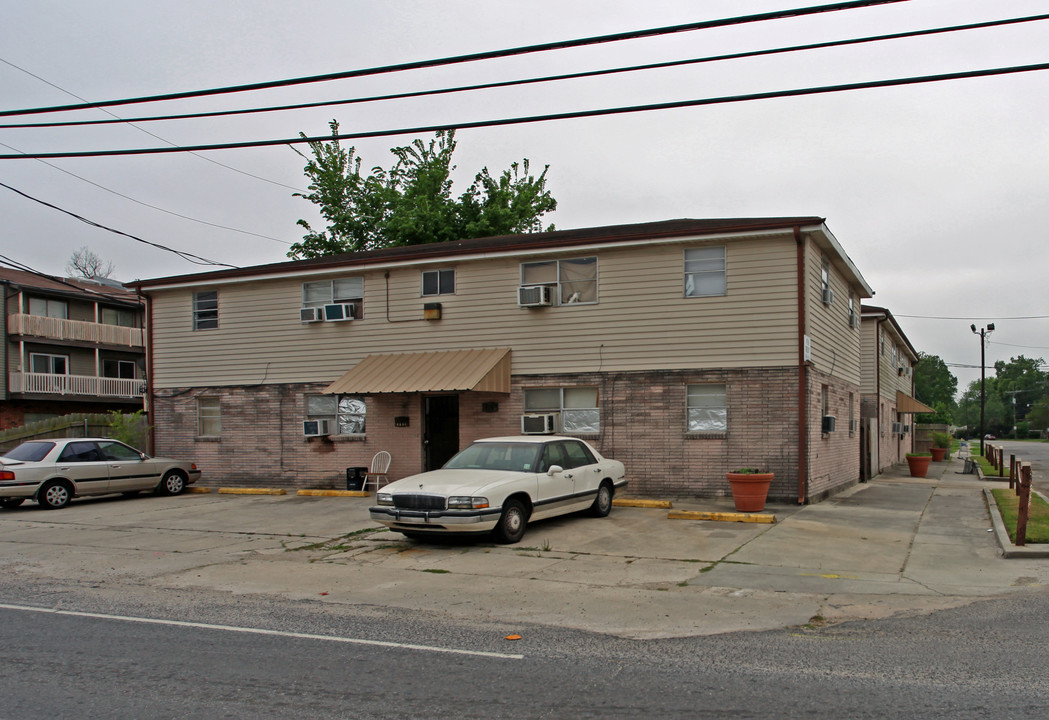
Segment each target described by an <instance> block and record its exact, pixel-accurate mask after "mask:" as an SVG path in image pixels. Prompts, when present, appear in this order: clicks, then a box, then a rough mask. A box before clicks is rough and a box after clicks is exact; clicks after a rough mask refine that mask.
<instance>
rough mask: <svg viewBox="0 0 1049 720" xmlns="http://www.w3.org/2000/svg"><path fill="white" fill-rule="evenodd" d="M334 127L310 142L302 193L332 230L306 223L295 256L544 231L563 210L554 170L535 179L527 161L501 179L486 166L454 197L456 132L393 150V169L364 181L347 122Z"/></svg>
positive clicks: (292, 253) (375, 170)
mask: <svg viewBox="0 0 1049 720" xmlns="http://www.w3.org/2000/svg"><path fill="white" fill-rule="evenodd" d="M329 127H330V128H331V132H332V139H331V141H329V142H311V143H310V150H311V151H312V154H313V157H312V158H311V159H309V161H308V162H307V163H306V167H305V168H304V171H305V173H306V175H307V177H309V179H310V185H309V190H310V192H309V193H295V196H296V197H301V198H305V199H306V200H309V201H310V202H312V203H314V204H316V205H318V206H319V208H320V211H321V216H322V217H323V218H324V219H325V221H326V222H327V227H326V228H325V229H324V230H314V229H313V228H312V227H310V224H309V223H308V222H307V221H306V220H299V221H298V225H299V226H301V227H302V228H304V229H305V230H306V234H305V235H304V236H303V239H302V242H299V243H295V244H294V245H292V246H291V249H290V250H289V252H288V257H291V258H313V257H322V256H324V255H335V254H339V253H345V252H358V251H362V250H374V249H378V248H384V247H395V246H399V245H418V244H422V243H431V242H445V241H449V240H461V239H463V238H468V237H484V236H488V235H505V234H511V233H523V232H537V231H540V230H543V227H542V224H541V218H542V216H543V215H545V214H546V213H548V212H551V211H553V210H555V209H556V208H557V201H556V200H554V198H553V197H552V196H551V195H550V192H549V191H548V190H547V189H546V173H547V170H548V169H549V166H547V167H545V168H544V169H543V172H542V173H541V174H540V175H539V176H538V177H535V176H533V175H531V174H530V172H529V163H528V160H527V159H525V160H524V161H523V162H522V163H513V164H512V165H511V166H510V168H509V169H508V170H505V171H503V173H502V174H501V175H499V176H498V177H493V176H492V175H491V174H490V173H489V171H488V168H483V169H482V170H481V171H480V172H479V173H477V175H476V176H475V177H474V181H473V184H472V185H471V186H470V188H469V189H468V190H467V191H466V192H465V193H463V194H462V195H461V196H460V197H458V198H455V197H453V196H452V181H451V179H450V175H451V172H452V170H453V169H454V168H455V166H454V165H453V164H452V154H453V153H454V152H455V146H456V142H455V132H454V131H438V132H437V134H436V136H435V137H434V139H432V140H430V141H429V143H425V142H423V141H422V140H418V139H417V140H415V141H413V142H412V143H411V144H410V145H407V146H404V147H395V148H391V150H390V152H392V153H393V155H394V157H395V158H396V162H395V163H394V165H393V167H392V168H390V169H389V170H384V169H383V168H381V167H375V168H372V171H371V174H369V175H367V176H364V175H362V174H361V162H362V161H361V158H360V157H359V156H358V155H357V151H356V148H354V147H350V148H348V149H343V148H342V146H341V145H340V142H339V140H338V135H339V123H338V122H337V121H335V120H332V121H331V123H329ZM303 137H305V135H303ZM546 229H547V230H552V229H553V226H552V225H551V226H549V227H548V228H546Z"/></svg>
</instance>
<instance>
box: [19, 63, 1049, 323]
mask: <svg viewBox="0 0 1049 720" xmlns="http://www.w3.org/2000/svg"><path fill="white" fill-rule="evenodd" d="M1037 70H1049V63H1038V64H1034V65H1016V66H1012V67H1004V68H991V69H987V70H967V71H965V72H957V73H941V74H936V75H923V76H918V77H907V78H893V79H890V80H872V81H868V82H858V83H847V84H843V85H824V86H822V87H810V88H797V89H793V90H774V91H771V92H762V93H750V94H746V95H728V96H723V97H715V98H700V99H695V100H677V101H674V102H665V103H652V104H648V105H632V106H625V107H615V108H600V109H597V110H577V111H573V112H565V113H554V114H550V115H531V116H525V117H515V118H502V119H498V120H479V121H475V122H466V123H453V124H441V125H422V126H417V127H408V128H397V129H393V130H373V131H367V132H357V133H339V134H337V135H330V136H316V137H307V136H305V135H302V136H300V137H298V138H285V139H281V140H252V141H244V142H235V143H214V144H210V145H191V146H185V147H176V148H137V149H130V150H88V151H81V152H54V153H27V154H23V155H0V160H24V159H37V158H73V157H114V156H120V155H157V154H166V153H175V152H192V151H203V150H236V149H241V148H255V147H272V146H274V145H289V146H290V145H301V144H304V143H315V142H327V141H329V140H357V139H362V138H377V137H389V136H391V135H419V134H428V133H432V132H437V131H442V130H470V129H476V128H486V127H502V126H506V125H522V124H528V123H537V122H550V121H554V120H571V119H578V118H590V117H602V116H608V115H622V114H627V113H637V112H650V111H653V110H675V109H680V108H688V107H700V106H704V105H721V104H726V103H738V102H750V101H754V100H770V99H773V98H786V97H803V96H806V95H823V94H827V93H837V92H846V91H850V90H867V89H871V88H884V87H899V86H901V85H917V84H923V83H932V82H943V81H947V80H963V79H970V78H978V77H991V76H995V75H1008V74H1015V73H1023V72H1033V71H1037ZM898 317H902V316H898Z"/></svg>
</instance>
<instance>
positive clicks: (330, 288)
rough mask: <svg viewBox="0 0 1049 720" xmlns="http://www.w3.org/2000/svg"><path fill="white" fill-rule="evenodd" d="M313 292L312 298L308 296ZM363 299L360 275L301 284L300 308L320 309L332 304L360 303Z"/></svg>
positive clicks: (362, 282) (362, 285) (362, 281)
mask: <svg viewBox="0 0 1049 720" xmlns="http://www.w3.org/2000/svg"><path fill="white" fill-rule="evenodd" d="M311 290H312V291H313V294H314V297H313V298H312V299H311V298H310V295H311V292H310V291H311ZM363 299H364V278H363V277H362V276H360V275H349V276H347V277H340V278H332V279H331V280H314V281H312V282H304V283H303V284H302V307H321V306H323V305H331V304H332V303H347V302H360V301H361V300H363Z"/></svg>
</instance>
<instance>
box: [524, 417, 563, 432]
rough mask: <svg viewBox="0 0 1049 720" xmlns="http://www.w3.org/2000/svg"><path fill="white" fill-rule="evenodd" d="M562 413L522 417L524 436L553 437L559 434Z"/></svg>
mask: <svg viewBox="0 0 1049 720" xmlns="http://www.w3.org/2000/svg"><path fill="white" fill-rule="evenodd" d="M560 419H561V415H560V413H543V414H540V415H522V416H521V434H522V435H551V434H553V433H555V432H557V427H558V425H559V424H560Z"/></svg>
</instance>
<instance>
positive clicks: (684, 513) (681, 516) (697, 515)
mask: <svg viewBox="0 0 1049 720" xmlns="http://www.w3.org/2000/svg"><path fill="white" fill-rule="evenodd" d="M667 519H668V520H718V521H721V522H743V523H774V522H776V516H775V515H770V514H768V513H740V512H707V511H704V510H671V511H670V512H668V513H667Z"/></svg>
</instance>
